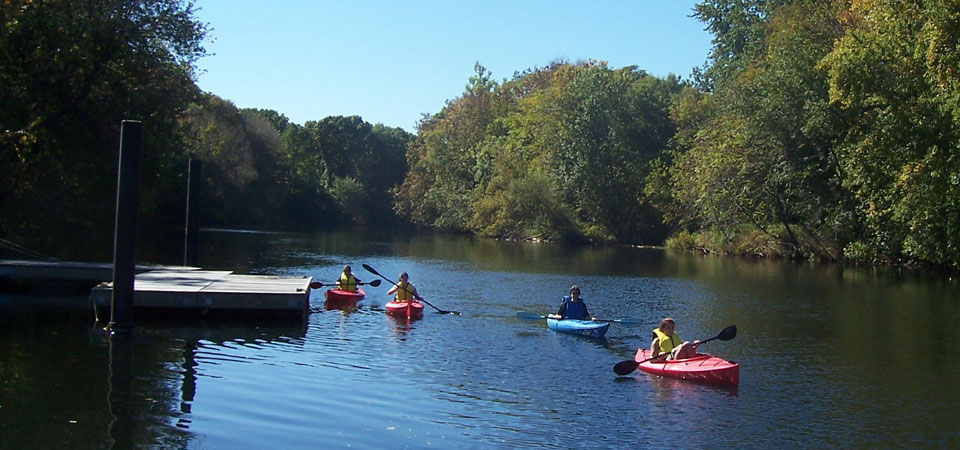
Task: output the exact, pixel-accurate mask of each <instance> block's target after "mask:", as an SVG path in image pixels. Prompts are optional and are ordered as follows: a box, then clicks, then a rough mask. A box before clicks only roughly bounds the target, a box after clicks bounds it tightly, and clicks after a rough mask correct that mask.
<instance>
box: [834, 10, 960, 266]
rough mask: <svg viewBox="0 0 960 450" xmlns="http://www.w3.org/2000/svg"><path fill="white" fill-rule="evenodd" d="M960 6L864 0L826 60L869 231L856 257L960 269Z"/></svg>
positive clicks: (853, 186) (850, 250)
mask: <svg viewBox="0 0 960 450" xmlns="http://www.w3.org/2000/svg"><path fill="white" fill-rule="evenodd" d="M958 16H960V5H958V4H957V2H955V1H945V0H930V1H924V2H900V1H893V0H859V1H854V2H851V5H850V8H849V10H848V11H845V12H844V14H843V15H842V16H841V18H842V20H843V24H844V25H845V27H846V30H845V33H844V36H843V38H842V39H840V40H839V42H838V43H837V45H836V46H835V48H834V49H833V50H832V51H831V52H830V54H829V55H828V56H827V57H826V58H825V59H824V60H823V62H822V63H821V67H822V68H824V69H825V70H826V71H828V73H829V77H830V78H829V82H830V101H831V104H833V105H835V106H836V107H838V108H839V109H840V110H841V111H842V113H843V118H844V120H845V122H846V123H847V124H849V127H848V133H847V135H846V136H845V138H844V139H843V140H842V141H841V142H840V144H839V145H838V149H837V151H838V153H839V158H840V161H841V165H842V169H843V170H844V172H845V173H846V174H847V178H846V179H845V180H844V185H845V186H846V187H847V188H848V189H850V190H851V191H852V192H853V194H854V195H855V196H856V198H857V199H858V213H859V214H861V216H862V217H863V221H864V230H863V233H862V235H861V236H860V237H859V239H858V240H857V241H856V242H853V243H851V244H850V245H849V246H848V247H847V248H846V252H847V255H848V256H850V257H852V258H857V259H892V260H899V259H902V258H907V259H917V260H923V261H929V262H934V263H940V264H950V265H953V266H957V265H960V203H958V200H957V199H958V198H960V177H958V175H957V174H960V157H958V156H957V155H958V154H960V153H958V151H960V148H958V147H960V112H958V111H960V100H958V99H960V74H958V70H957V67H958V61H960V48H958V47H957V45H956V43H957V42H960V28H958V25H957V24H958V20H957V17H958Z"/></svg>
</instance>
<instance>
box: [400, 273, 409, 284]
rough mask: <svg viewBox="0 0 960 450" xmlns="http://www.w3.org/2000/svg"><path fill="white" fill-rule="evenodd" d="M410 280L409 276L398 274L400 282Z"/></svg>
mask: <svg viewBox="0 0 960 450" xmlns="http://www.w3.org/2000/svg"><path fill="white" fill-rule="evenodd" d="M409 279H410V275H407V273H406V272H400V281H402V282H404V283H406V282H407V280H409Z"/></svg>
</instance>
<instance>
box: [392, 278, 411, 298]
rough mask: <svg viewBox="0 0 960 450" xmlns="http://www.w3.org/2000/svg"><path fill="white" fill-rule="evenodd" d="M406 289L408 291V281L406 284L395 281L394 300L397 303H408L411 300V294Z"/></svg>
mask: <svg viewBox="0 0 960 450" xmlns="http://www.w3.org/2000/svg"><path fill="white" fill-rule="evenodd" d="M407 289H410V282H409V281H408V282H406V283H404V282H402V281H397V290H396V294H397V296H396V297H394V300H396V301H398V302H408V301H410V300H413V293H412V292H410V291H408V290H407ZM411 290H412V289H411Z"/></svg>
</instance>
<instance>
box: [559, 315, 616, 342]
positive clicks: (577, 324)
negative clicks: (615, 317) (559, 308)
mask: <svg viewBox="0 0 960 450" xmlns="http://www.w3.org/2000/svg"><path fill="white" fill-rule="evenodd" d="M547 327H548V328H550V329H551V330H556V331H559V332H561V333H569V334H579V335H580V336H589V337H595V338H602V337H603V335H605V334H607V328H610V323H609V322H594V321H592V320H575V319H562V320H557V319H547Z"/></svg>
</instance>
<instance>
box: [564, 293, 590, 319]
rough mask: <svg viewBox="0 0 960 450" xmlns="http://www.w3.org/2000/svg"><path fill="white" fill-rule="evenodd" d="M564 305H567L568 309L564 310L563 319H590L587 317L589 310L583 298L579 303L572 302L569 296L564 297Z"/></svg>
mask: <svg viewBox="0 0 960 450" xmlns="http://www.w3.org/2000/svg"><path fill="white" fill-rule="evenodd" d="M563 303H566V305H567V306H566V308H565V309H564V310H563V316H561V317H560V318H561V319H578V320H581V319H589V318H588V317H587V308H586V306H585V304H584V303H583V297H580V300H579V301H576V302H574V301H571V300H570V297H569V296H567V295H564V296H563Z"/></svg>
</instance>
